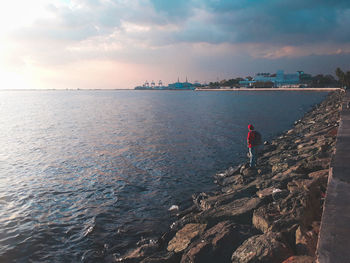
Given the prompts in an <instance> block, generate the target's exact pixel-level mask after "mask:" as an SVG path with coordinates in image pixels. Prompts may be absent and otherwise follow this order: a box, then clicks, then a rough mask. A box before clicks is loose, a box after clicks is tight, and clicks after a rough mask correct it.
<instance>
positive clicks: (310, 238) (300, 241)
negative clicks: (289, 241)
mask: <svg viewBox="0 0 350 263" xmlns="http://www.w3.org/2000/svg"><path fill="white" fill-rule="evenodd" d="M319 224H320V223H319V222H314V224H313V228H312V229H310V230H308V231H307V230H305V229H304V228H302V227H300V226H299V227H298V229H297V230H296V232H295V244H296V249H297V252H298V254H299V255H309V256H314V255H315V251H316V247H317V239H318V233H319Z"/></svg>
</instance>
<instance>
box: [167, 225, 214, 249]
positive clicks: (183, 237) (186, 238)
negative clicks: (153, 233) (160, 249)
mask: <svg viewBox="0 0 350 263" xmlns="http://www.w3.org/2000/svg"><path fill="white" fill-rule="evenodd" d="M206 227H207V225H206V224H187V225H185V226H184V227H183V228H182V229H181V230H179V231H178V232H177V233H176V235H175V237H174V238H173V239H172V240H170V242H169V244H168V248H167V250H168V251H169V252H171V251H174V252H176V253H177V252H181V251H183V250H184V249H186V248H187V247H188V245H189V244H190V242H191V241H192V239H194V238H195V237H197V236H198V235H199V234H201V233H202V232H203V231H204V230H205V228H206Z"/></svg>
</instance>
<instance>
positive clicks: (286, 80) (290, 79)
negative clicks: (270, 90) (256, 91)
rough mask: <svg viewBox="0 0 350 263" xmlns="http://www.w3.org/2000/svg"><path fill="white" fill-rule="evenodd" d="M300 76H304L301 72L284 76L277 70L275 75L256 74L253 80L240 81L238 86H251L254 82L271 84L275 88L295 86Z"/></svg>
mask: <svg viewBox="0 0 350 263" xmlns="http://www.w3.org/2000/svg"><path fill="white" fill-rule="evenodd" d="M302 74H304V72H303V71H298V72H297V73H295V74H284V71H283V70H278V71H277V72H276V74H270V73H257V74H256V75H255V77H254V78H253V80H247V79H246V80H242V81H240V82H239V84H240V85H242V86H246V87H248V86H253V85H254V83H256V82H272V83H273V84H274V86H275V87H280V86H283V85H295V84H299V83H300V75H302Z"/></svg>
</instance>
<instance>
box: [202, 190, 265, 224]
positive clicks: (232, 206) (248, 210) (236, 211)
mask: <svg viewBox="0 0 350 263" xmlns="http://www.w3.org/2000/svg"><path fill="white" fill-rule="evenodd" d="M262 202H263V200H261V199H259V198H248V197H246V198H241V199H238V200H234V201H233V202H230V203H228V204H225V205H221V206H218V207H214V208H213V209H210V210H207V211H203V212H201V213H199V214H198V215H197V220H198V221H199V222H205V223H208V224H210V225H214V224H216V223H218V222H220V221H224V220H231V221H233V222H235V223H242V224H249V223H250V222H251V220H252V214H253V210H254V209H256V208H258V207H259V205H260V204H262Z"/></svg>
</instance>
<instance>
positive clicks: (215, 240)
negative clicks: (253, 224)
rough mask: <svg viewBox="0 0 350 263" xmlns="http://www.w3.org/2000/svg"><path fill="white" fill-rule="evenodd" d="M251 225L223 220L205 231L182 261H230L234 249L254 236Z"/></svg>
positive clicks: (199, 262) (204, 262)
mask: <svg viewBox="0 0 350 263" xmlns="http://www.w3.org/2000/svg"><path fill="white" fill-rule="evenodd" d="M252 235H253V234H252V231H251V229H250V227H249V226H240V225H237V224H234V223H231V222H229V221H223V222H220V223H218V224H217V225H215V226H213V227H212V228H210V229H209V230H207V231H206V232H204V233H203V235H202V236H201V237H200V238H199V239H198V240H197V242H195V243H194V244H192V245H191V246H190V247H189V249H188V250H187V252H185V253H184V254H183V256H182V259H181V262H191V263H196V262H198V263H206V262H208V263H211V262H229V261H230V258H231V255H232V253H233V251H234V250H235V249H236V248H237V247H238V246H239V245H241V244H242V242H243V241H244V240H245V239H247V238H249V237H250V236H252Z"/></svg>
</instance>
